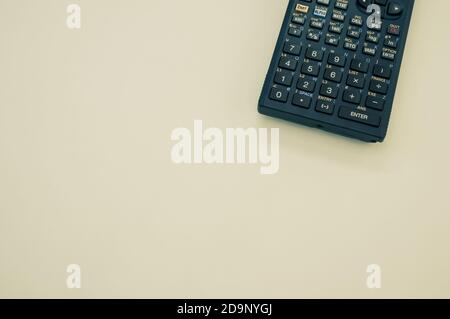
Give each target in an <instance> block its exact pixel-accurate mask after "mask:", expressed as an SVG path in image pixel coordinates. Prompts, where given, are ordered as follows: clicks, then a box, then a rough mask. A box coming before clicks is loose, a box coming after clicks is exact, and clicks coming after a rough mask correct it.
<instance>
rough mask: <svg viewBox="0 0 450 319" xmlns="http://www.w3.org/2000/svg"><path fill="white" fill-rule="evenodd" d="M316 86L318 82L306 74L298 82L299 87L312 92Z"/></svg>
mask: <svg viewBox="0 0 450 319" xmlns="http://www.w3.org/2000/svg"><path fill="white" fill-rule="evenodd" d="M315 87H316V82H315V81H314V79H313V78H312V77H310V76H305V77H304V78H300V79H299V80H298V82H297V89H299V90H302V91H305V92H309V93H312V92H314V89H315Z"/></svg>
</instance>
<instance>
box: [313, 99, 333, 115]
mask: <svg viewBox="0 0 450 319" xmlns="http://www.w3.org/2000/svg"><path fill="white" fill-rule="evenodd" d="M316 111H317V112H320V113H325V114H333V112H334V104H333V103H332V102H328V101H321V100H318V101H317V105H316Z"/></svg>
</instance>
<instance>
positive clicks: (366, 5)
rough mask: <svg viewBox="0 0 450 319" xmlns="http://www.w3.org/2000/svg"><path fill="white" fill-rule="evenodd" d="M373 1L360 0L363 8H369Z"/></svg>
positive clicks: (359, 2)
mask: <svg viewBox="0 0 450 319" xmlns="http://www.w3.org/2000/svg"><path fill="white" fill-rule="evenodd" d="M371 3H372V0H358V4H359V5H360V6H361V7H363V8H367V7H368V6H369V4H371Z"/></svg>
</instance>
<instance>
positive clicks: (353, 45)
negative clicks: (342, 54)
mask: <svg viewBox="0 0 450 319" xmlns="http://www.w3.org/2000/svg"><path fill="white" fill-rule="evenodd" d="M344 48H345V49H347V50H352V51H356V50H357V49H358V42H356V41H354V40H353V39H350V38H345V40H344Z"/></svg>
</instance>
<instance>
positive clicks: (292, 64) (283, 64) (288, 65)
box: [278, 56, 297, 71]
mask: <svg viewBox="0 0 450 319" xmlns="http://www.w3.org/2000/svg"><path fill="white" fill-rule="evenodd" d="M278 66H279V67H280V68H283V69H287V70H291V71H295V69H296V68H297V60H295V59H294V58H293V57H289V56H282V57H281V59H280V63H279V65H278Z"/></svg>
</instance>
